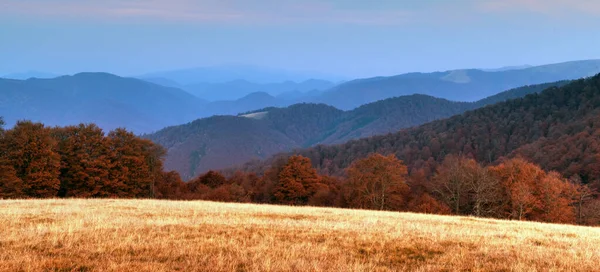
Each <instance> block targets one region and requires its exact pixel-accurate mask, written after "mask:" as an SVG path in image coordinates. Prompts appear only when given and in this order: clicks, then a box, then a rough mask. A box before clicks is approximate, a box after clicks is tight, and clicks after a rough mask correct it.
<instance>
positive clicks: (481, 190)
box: [468, 165, 504, 217]
mask: <svg viewBox="0 0 600 272" xmlns="http://www.w3.org/2000/svg"><path fill="white" fill-rule="evenodd" d="M474 170H475V173H474V178H473V179H471V180H469V182H468V188H469V202H470V206H471V207H472V212H471V214H473V215H475V216H483V217H500V216H501V209H502V207H503V206H504V203H503V199H502V185H501V184H500V180H499V179H498V178H496V177H495V176H494V175H492V173H491V172H490V171H489V169H487V168H484V167H482V166H481V165H477V166H476V167H475V169H474Z"/></svg>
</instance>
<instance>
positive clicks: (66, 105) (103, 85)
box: [0, 73, 206, 132]
mask: <svg viewBox="0 0 600 272" xmlns="http://www.w3.org/2000/svg"><path fill="white" fill-rule="evenodd" d="M205 103H206V102H205V101H202V100H201V99H198V98H196V97H194V96H193V95H191V94H189V93H187V92H185V91H182V90H180V89H176V88H168V87H163V86H159V85H156V84H152V83H148V82H145V81H141V80H137V79H132V78H122V77H118V76H115V75H111V74H106V73H80V74H76V75H74V76H62V77H57V78H52V79H28V80H9V79H0V115H3V116H4V117H5V120H6V121H7V125H8V127H10V126H12V125H13V124H14V123H15V122H16V121H17V120H22V119H29V120H33V121H39V122H43V123H45V124H46V125H51V126H64V125H73V124H78V123H88V122H93V123H96V124H98V125H99V126H100V127H102V128H104V129H105V130H111V129H114V128H117V127H126V128H127V129H129V130H132V131H135V132H151V131H154V130H157V129H160V128H163V127H165V126H168V125H174V124H180V123H184V122H188V121H190V120H193V119H195V118H197V117H198V116H199V114H200V109H201V106H202V105H204V104H205Z"/></svg>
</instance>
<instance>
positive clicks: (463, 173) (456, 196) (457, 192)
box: [434, 155, 480, 214]
mask: <svg viewBox="0 0 600 272" xmlns="http://www.w3.org/2000/svg"><path fill="white" fill-rule="evenodd" d="M479 167H480V166H479V165H478V164H477V162H475V161H474V160H472V159H466V158H464V157H458V156H453V155H449V156H446V158H445V159H444V161H443V162H442V165H441V166H440V167H439V168H438V170H437V174H436V176H435V178H434V190H435V192H436V193H437V194H439V196H441V198H442V199H443V201H444V202H445V203H446V204H447V205H448V207H451V208H452V212H454V214H469V213H471V210H470V208H469V207H468V205H469V202H470V201H469V191H470V190H471V189H472V188H473V187H478V186H477V185H476V183H477V181H475V180H476V179H477V175H478V171H479V169H478V168H479Z"/></svg>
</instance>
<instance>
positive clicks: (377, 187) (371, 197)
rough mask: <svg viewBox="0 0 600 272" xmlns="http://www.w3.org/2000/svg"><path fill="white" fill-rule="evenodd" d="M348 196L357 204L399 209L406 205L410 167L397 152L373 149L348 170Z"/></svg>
mask: <svg viewBox="0 0 600 272" xmlns="http://www.w3.org/2000/svg"><path fill="white" fill-rule="evenodd" d="M346 173H347V176H348V182H347V184H346V186H345V192H344V197H345V199H346V201H347V202H348V204H349V205H350V206H351V207H354V208H364V209H378V210H399V209H402V208H403V207H404V204H405V198H406V194H407V193H408V191H409V188H408V185H407V184H406V176H407V168H406V166H405V165H404V164H403V163H402V161H401V160H399V159H398V158H396V156H394V155H389V156H384V155H381V154H377V153H373V154H371V155H369V156H368V157H366V158H364V159H359V160H357V161H355V162H353V163H352V164H351V165H350V167H348V169H347V170H346Z"/></svg>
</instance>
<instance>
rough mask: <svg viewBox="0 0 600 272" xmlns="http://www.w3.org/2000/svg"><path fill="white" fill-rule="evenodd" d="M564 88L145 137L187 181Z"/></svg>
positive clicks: (272, 111) (297, 112)
mask: <svg viewBox="0 0 600 272" xmlns="http://www.w3.org/2000/svg"><path fill="white" fill-rule="evenodd" d="M564 84H566V82H556V83H548V84H543V85H533V86H525V87H521V88H517V89H512V90H508V91H506V92H503V93H500V94H497V95H495V96H492V97H489V98H487V99H484V100H481V101H478V102H475V103H469V102H453V101H449V100H446V99H441V98H435V97H431V96H427V95H409V96H401V97H396V98H388V99H385V100H382V101H377V102H374V103H370V104H367V105H363V106H361V107H359V108H357V109H354V110H351V111H342V110H338V109H336V108H334V107H332V106H328V105H324V104H310V103H302V104H295V105H291V106H289V107H285V108H276V107H268V108H264V109H259V110H252V111H248V112H246V113H243V114H240V115H238V116H214V117H209V118H203V119H199V120H196V121H194V122H191V123H188V124H184V125H179V126H173V127H168V128H165V129H162V130H160V131H158V132H156V133H154V134H150V135H146V137H147V138H149V139H151V140H153V141H155V142H157V143H159V144H161V145H163V146H164V147H165V148H167V149H168V156H167V159H166V167H167V168H168V169H170V170H177V171H178V172H180V174H181V175H182V176H183V177H184V178H191V177H193V176H195V175H197V174H199V173H202V172H204V171H206V170H208V169H221V168H226V167H229V166H233V165H236V164H241V163H244V162H246V161H249V160H252V159H264V158H267V157H269V156H271V155H273V154H275V153H278V152H282V151H290V150H292V149H295V148H301V147H309V146H314V145H317V144H338V143H343V142H347V141H349V140H352V139H357V138H362V137H368V136H373V135H378V134H385V133H390V132H396V131H398V130H400V129H403V128H407V127H412V126H416V125H420V124H423V123H427V122H430V121H433V120H437V119H442V118H447V117H450V116H453V115H456V114H461V113H463V112H465V111H468V110H471V109H475V108H478V107H483V106H486V105H490V104H494V103H498V102H502V101H505V100H507V99H510V98H515V97H522V96H525V95H527V94H531V93H535V92H540V91H542V90H544V89H546V88H550V87H554V86H562V85H564ZM273 99H275V98H274V97H272V96H269V95H268V94H266V93H254V94H251V95H249V96H247V97H245V98H244V101H245V102H240V101H238V102H237V103H240V104H243V103H248V104H255V103H256V101H252V100H258V101H271V102H270V103H276V102H275V101H274V100H273ZM250 101H252V103H249V102H250ZM215 103H216V102H213V103H210V104H209V105H207V106H208V107H210V106H211V105H212V106H213V107H216V108H225V109H227V108H230V107H232V106H231V103H234V102H231V101H229V102H222V103H221V104H215ZM265 104H269V102H267V103H265ZM236 107H239V105H238V106H236Z"/></svg>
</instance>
